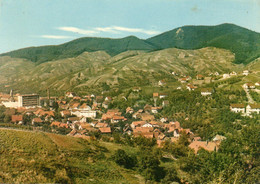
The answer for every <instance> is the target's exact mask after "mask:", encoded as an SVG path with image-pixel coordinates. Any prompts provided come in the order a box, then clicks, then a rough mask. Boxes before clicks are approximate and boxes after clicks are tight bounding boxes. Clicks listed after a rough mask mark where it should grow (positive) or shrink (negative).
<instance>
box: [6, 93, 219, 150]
mask: <svg viewBox="0 0 260 184" xmlns="http://www.w3.org/2000/svg"><path fill="white" fill-rule="evenodd" d="M136 90H139V89H136ZM207 91H208V90H207ZM207 91H205V92H207ZM3 96H4V95H3ZM166 98H167V94H165V93H153V99H154V101H155V102H156V100H157V99H163V101H162V105H161V106H156V103H155V105H154V106H153V105H149V104H147V105H145V106H144V107H143V108H142V109H138V110H134V109H133V108H132V107H128V108H126V109H125V112H124V114H123V113H122V112H120V110H119V109H108V106H107V105H108V104H109V103H111V102H112V98H111V97H103V96H95V95H87V96H83V97H79V96H77V95H76V94H75V93H73V92H67V93H66V94H65V97H63V98H59V99H56V101H55V103H57V105H58V107H59V111H55V110H54V109H52V108H50V109H48V110H47V108H42V107H19V108H17V109H15V110H14V109H13V108H10V109H9V110H10V112H11V113H10V115H11V122H13V123H15V124H23V123H24V121H25V119H24V117H25V115H31V117H32V119H30V122H29V123H30V124H32V125H43V124H48V125H49V126H50V127H52V130H53V131H54V132H55V131H56V128H65V129H68V130H69V129H70V130H71V132H70V133H69V134H68V135H70V136H73V137H80V138H83V139H93V136H91V135H93V134H92V133H95V132H99V133H101V134H105V135H112V134H113V132H117V131H118V132H123V134H128V135H131V136H133V137H138V136H142V137H145V138H154V139H156V141H157V144H158V146H163V144H164V142H166V141H171V142H177V141H178V139H179V137H180V134H181V132H184V133H185V134H187V135H188V137H189V140H190V142H191V143H190V145H189V147H190V148H192V149H194V150H195V152H197V151H198V150H199V149H200V148H203V149H206V150H208V151H214V150H217V149H218V147H219V144H220V141H219V140H215V141H214V140H213V141H210V142H206V141H201V138H200V137H196V136H195V135H194V133H193V132H192V131H191V130H190V129H184V128H182V127H181V125H180V123H179V122H178V121H175V122H169V121H168V119H167V118H166V117H164V118H161V119H159V120H157V119H156V118H155V116H154V114H156V113H158V112H159V111H160V110H162V109H163V108H164V107H165V106H167V105H169V101H168V100H164V99H166ZM104 104H105V105H104ZM126 114H128V115H127V117H131V120H130V121H129V120H128V119H127V118H126V117H125V116H126ZM129 115H130V116H129ZM27 121H28V120H27ZM120 122H122V123H123V125H124V126H123V128H122V127H120V126H119V124H120ZM27 123H28V122H27ZM122 123H121V124H122Z"/></svg>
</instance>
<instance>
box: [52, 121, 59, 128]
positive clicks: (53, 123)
mask: <svg viewBox="0 0 260 184" xmlns="http://www.w3.org/2000/svg"><path fill="white" fill-rule="evenodd" d="M60 124H61V122H58V121H53V122H52V123H51V126H56V127H59V126H60Z"/></svg>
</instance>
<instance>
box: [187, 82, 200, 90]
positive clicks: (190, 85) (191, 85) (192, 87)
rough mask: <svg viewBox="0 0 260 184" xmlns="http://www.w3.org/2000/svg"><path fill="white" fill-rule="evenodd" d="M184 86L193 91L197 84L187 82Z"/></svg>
mask: <svg viewBox="0 0 260 184" xmlns="http://www.w3.org/2000/svg"><path fill="white" fill-rule="evenodd" d="M186 87H187V89H188V90H189V91H194V90H195V89H197V88H198V87H197V86H194V85H193V84H188V85H187V86H186Z"/></svg>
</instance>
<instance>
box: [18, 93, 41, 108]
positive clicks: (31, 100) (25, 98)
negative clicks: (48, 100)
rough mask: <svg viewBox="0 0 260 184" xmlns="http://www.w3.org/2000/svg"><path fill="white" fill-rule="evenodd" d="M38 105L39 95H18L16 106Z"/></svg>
mask: <svg viewBox="0 0 260 184" xmlns="http://www.w3.org/2000/svg"><path fill="white" fill-rule="evenodd" d="M38 106H40V97H39V95H37V94H28V95H19V96H18V107H38Z"/></svg>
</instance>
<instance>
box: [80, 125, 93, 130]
mask: <svg viewBox="0 0 260 184" xmlns="http://www.w3.org/2000/svg"><path fill="white" fill-rule="evenodd" d="M89 128H93V127H92V126H91V124H89V123H80V124H79V130H83V129H89Z"/></svg>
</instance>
